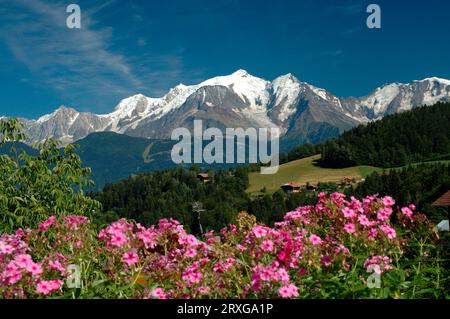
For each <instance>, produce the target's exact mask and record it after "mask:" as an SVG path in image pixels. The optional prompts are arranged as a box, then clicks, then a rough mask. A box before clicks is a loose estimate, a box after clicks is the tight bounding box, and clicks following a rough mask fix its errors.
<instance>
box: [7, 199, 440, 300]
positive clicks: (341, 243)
mask: <svg viewBox="0 0 450 319" xmlns="http://www.w3.org/2000/svg"><path fill="white" fill-rule="evenodd" d="M394 205H395V201H394V200H393V199H392V198H390V197H383V198H379V197H377V196H369V197H366V198H364V199H363V200H362V201H360V200H357V199H355V198H353V197H352V198H350V199H347V198H346V197H345V195H343V194H340V193H333V194H331V195H327V194H325V193H321V194H320V195H319V198H318V202H317V204H316V205H314V206H306V207H300V208H298V209H296V210H294V211H291V212H288V213H287V214H286V215H285V216H284V219H283V220H282V221H281V222H278V223H276V224H275V226H274V227H267V226H264V225H260V224H257V223H256V219H255V218H254V217H253V216H251V215H248V214H246V213H240V214H239V216H238V219H237V223H236V225H230V226H229V227H226V228H224V229H222V230H221V231H220V232H218V233H215V232H213V231H211V232H208V233H207V234H206V235H205V237H204V238H203V239H202V240H200V239H198V238H196V237H194V236H192V235H190V234H188V233H187V232H186V231H185V230H184V228H183V226H182V225H181V224H180V223H179V222H177V221H176V220H172V219H163V220H161V221H160V222H159V223H158V224H157V225H154V226H150V227H148V228H146V227H143V226H142V225H140V224H138V223H135V222H132V221H127V220H125V219H121V220H119V221H116V222H114V223H112V224H110V225H109V226H108V227H106V228H104V229H102V230H101V231H100V232H99V233H98V235H96V232H95V231H94V230H93V229H92V227H91V226H90V224H89V220H88V219H87V218H85V217H80V216H78V217H76V216H67V217H65V218H55V217H50V218H49V219H47V220H46V221H44V222H43V223H41V224H40V225H39V227H38V228H37V229H33V230H25V231H24V230H21V229H19V230H18V231H17V232H16V233H15V234H14V235H3V236H1V237H0V293H1V295H2V296H3V297H5V298H22V297H23V298H25V297H28V298H37V297H49V296H51V297H66V298H93V297H102V298H388V297H391V298H424V297H425V298H430V297H431V298H439V297H447V291H446V286H445V285H446V284H447V282H448V274H446V273H445V272H444V268H443V265H442V263H443V260H442V258H441V257H442V256H440V255H439V254H440V250H439V249H438V248H439V246H438V244H437V238H436V236H435V235H434V233H433V231H432V227H431V225H430V224H429V223H428V221H427V220H426V218H425V217H424V215H421V214H418V213H416V212H414V210H415V207H414V206H413V205H410V206H408V207H403V208H401V209H400V210H396V209H395V208H394ZM394 215H396V216H395V218H396V220H397V223H396V225H397V226H396V227H394V226H393V225H392V224H391V222H390V221H391V220H392V219H393V217H394ZM69 264H76V265H78V267H79V269H80V272H81V285H80V287H79V288H78V289H71V288H68V287H66V286H65V285H64V284H63V281H64V280H65V278H66V277H67V276H68V273H67V272H66V271H65V269H66V268H65V267H67V265H69ZM368 271H369V272H368ZM378 283H379V284H380V285H379V286H378V285H377V284H378Z"/></svg>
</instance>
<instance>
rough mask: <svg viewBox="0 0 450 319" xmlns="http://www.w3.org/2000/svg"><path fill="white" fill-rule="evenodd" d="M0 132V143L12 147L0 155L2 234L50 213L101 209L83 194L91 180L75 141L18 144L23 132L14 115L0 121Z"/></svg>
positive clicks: (84, 211) (75, 212)
mask: <svg viewBox="0 0 450 319" xmlns="http://www.w3.org/2000/svg"><path fill="white" fill-rule="evenodd" d="M0 132H1V135H2V140H1V146H2V148H3V149H4V148H5V145H6V143H9V144H8V145H9V146H10V149H9V151H7V152H6V154H3V155H1V156H0V233H2V232H7V231H13V230H15V229H17V228H19V227H22V228H29V227H30V228H31V227H36V226H37V223H38V222H41V221H43V220H45V219H47V218H48V217H49V216H51V215H56V216H61V215H63V216H64V215H66V214H73V215H88V216H89V215H91V214H92V213H93V212H94V211H95V210H99V209H100V204H99V203H98V202H97V201H94V200H92V199H91V198H89V197H86V196H84V189H85V188H86V187H89V186H91V185H92V183H93V182H92V181H91V180H90V178H89V174H90V169H89V168H85V167H83V166H82V164H81V160H80V158H79V157H78V155H76V153H75V148H76V147H75V146H74V145H70V146H67V147H65V148H64V149H63V150H61V149H58V144H57V142H55V141H53V140H48V141H46V142H44V143H42V144H38V145H36V147H35V150H33V151H31V152H30V151H29V150H27V149H25V148H19V147H18V146H20V145H21V144H18V143H17V142H19V141H21V140H23V139H25V135H24V133H23V126H22V124H21V123H20V122H19V121H17V120H16V119H8V120H2V121H0ZM16 147H17V148H16ZM27 151H28V152H27Z"/></svg>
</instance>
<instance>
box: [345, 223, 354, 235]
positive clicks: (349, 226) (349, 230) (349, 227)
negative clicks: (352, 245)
mask: <svg viewBox="0 0 450 319" xmlns="http://www.w3.org/2000/svg"><path fill="white" fill-rule="evenodd" d="M344 230H345V231H346V232H347V233H349V234H353V233H354V232H355V231H356V228H355V224H353V223H348V224H345V225H344Z"/></svg>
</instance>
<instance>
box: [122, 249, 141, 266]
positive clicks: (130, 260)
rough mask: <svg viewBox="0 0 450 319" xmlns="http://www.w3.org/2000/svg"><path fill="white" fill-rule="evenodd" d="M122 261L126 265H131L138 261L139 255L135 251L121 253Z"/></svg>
mask: <svg viewBox="0 0 450 319" xmlns="http://www.w3.org/2000/svg"><path fill="white" fill-rule="evenodd" d="M122 261H123V262H124V263H125V264H127V265H128V266H131V265H134V264H136V263H137V262H138V261H139V257H138V255H137V254H136V253H135V252H133V251H129V252H126V253H124V254H123V255H122Z"/></svg>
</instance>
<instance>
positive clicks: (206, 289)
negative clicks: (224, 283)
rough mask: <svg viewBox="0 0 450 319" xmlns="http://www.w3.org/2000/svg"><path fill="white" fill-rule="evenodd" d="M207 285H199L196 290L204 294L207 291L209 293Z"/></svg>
mask: <svg viewBox="0 0 450 319" xmlns="http://www.w3.org/2000/svg"><path fill="white" fill-rule="evenodd" d="M209 290H210V289H209V287H199V288H198V292H199V293H200V294H202V295H206V294H207V293H209Z"/></svg>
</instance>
